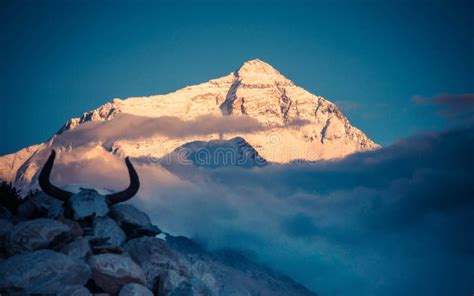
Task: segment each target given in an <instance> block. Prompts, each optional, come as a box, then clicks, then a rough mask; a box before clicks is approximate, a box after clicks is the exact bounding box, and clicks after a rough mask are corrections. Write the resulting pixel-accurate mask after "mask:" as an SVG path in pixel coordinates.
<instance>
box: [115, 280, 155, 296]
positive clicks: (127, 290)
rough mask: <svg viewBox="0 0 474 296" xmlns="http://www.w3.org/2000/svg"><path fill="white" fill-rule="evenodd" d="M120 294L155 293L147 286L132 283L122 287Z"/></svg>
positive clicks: (149, 295) (149, 294)
mask: <svg viewBox="0 0 474 296" xmlns="http://www.w3.org/2000/svg"><path fill="white" fill-rule="evenodd" d="M119 296H153V293H152V292H151V291H150V290H149V289H148V288H147V287H144V286H142V285H139V284H135V283H130V284H126V285H125V286H123V287H122V289H120V293H119Z"/></svg>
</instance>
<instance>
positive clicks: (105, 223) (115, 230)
mask: <svg viewBox="0 0 474 296" xmlns="http://www.w3.org/2000/svg"><path fill="white" fill-rule="evenodd" d="M93 232H94V237H103V238H105V237H108V238H109V239H108V240H107V242H106V244H109V245H112V246H115V247H120V246H121V245H123V244H124V243H125V241H126V239H127V236H126V235H125V233H124V232H123V230H122V229H121V228H120V226H119V225H118V224H117V222H115V221H114V220H112V219H110V218H109V217H97V218H96V219H95V221H94V225H93Z"/></svg>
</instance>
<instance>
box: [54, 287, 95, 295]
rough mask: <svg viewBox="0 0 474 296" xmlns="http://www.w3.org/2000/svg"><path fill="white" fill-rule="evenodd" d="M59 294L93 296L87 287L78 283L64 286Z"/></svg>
mask: <svg viewBox="0 0 474 296" xmlns="http://www.w3.org/2000/svg"><path fill="white" fill-rule="evenodd" d="M57 296H92V294H91V292H90V291H89V290H88V289H87V288H86V287H83V286H79V285H76V286H68V287H66V288H64V290H62V291H61V292H60V293H58V294H57Z"/></svg>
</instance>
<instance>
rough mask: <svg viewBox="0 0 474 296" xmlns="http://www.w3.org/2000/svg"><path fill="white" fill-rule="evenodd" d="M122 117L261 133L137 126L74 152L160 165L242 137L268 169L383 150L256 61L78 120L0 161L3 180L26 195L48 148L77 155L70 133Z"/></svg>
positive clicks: (333, 109)
mask: <svg viewBox="0 0 474 296" xmlns="http://www.w3.org/2000/svg"><path fill="white" fill-rule="evenodd" d="M118 114H128V115H136V116H141V117H147V118H161V117H163V116H173V117H176V118H179V119H180V120H184V121H190V120H195V119H197V118H200V117H202V116H214V117H220V118H226V117H227V116H234V117H240V118H243V120H245V119H247V118H248V119H249V120H257V121H258V122H259V124H260V125H261V126H262V128H261V129H258V130H254V131H247V132H232V133H221V134H219V133H215V134H212V133H210V134H201V135H198V136H196V135H193V136H183V137H179V138H176V137H167V136H163V135H161V134H154V135H151V136H150V135H148V136H146V137H140V127H137V129H136V133H137V136H136V137H134V138H133V139H117V140H114V141H113V142H112V143H108V144H107V145H104V143H103V142H101V141H99V140H97V141H95V142H93V143H88V142H86V140H85V139H84V142H81V138H76V139H75V143H76V144H75V145H76V146H77V143H80V144H81V145H83V146H84V145H85V146H88V147H92V148H91V149H93V150H94V151H95V150H97V149H98V148H97V147H99V148H100V147H102V148H103V149H104V150H106V151H108V153H113V154H115V155H118V156H125V155H128V156H131V157H135V158H153V159H160V158H162V157H164V156H166V155H169V154H170V153H172V152H173V151H174V150H175V149H177V148H178V147H182V146H183V145H186V144H187V143H191V142H195V141H213V140H223V141H225V140H229V139H233V138H235V137H241V138H243V139H244V140H245V141H246V143H248V144H249V145H250V146H251V147H253V149H255V150H256V152H257V153H258V155H259V156H260V157H261V158H262V159H265V160H266V161H268V162H270V163H271V162H275V163H286V162H290V161H293V160H299V159H301V160H310V161H315V160H323V159H332V158H341V157H344V156H346V155H348V154H351V153H354V152H359V151H366V150H371V149H376V148H377V147H378V145H377V144H375V143H374V142H373V141H372V140H370V139H369V138H368V137H367V136H366V135H365V134H364V133H363V132H361V131H360V130H359V129H357V128H355V127H353V126H352V125H351V124H350V122H349V120H348V119H347V118H346V117H345V116H344V114H342V112H341V111H340V110H339V109H338V107H337V106H336V105H335V104H334V103H331V102H330V101H328V100H326V99H324V98H323V97H320V96H316V95H313V94H311V93H309V92H307V91H306V90H304V89H303V88H301V87H298V86H297V85H295V84H294V83H293V82H292V81H291V80H289V79H287V78H286V77H284V76H283V75H282V74H281V73H280V72H278V71H277V70H276V69H274V68H273V67H272V66H270V65H269V64H267V63H265V62H263V61H261V60H258V59H256V60H251V61H248V62H246V63H244V64H243V65H242V66H241V67H240V68H239V69H237V70H236V71H234V72H232V73H230V74H229V75H226V76H224V77H221V78H218V79H213V80H210V81H208V82H206V83H202V84H198V85H193V86H188V87H185V88H183V89H180V90H178V91H176V92H173V93H169V94H166V95H157V96H150V97H132V98H128V99H125V100H122V99H114V100H112V102H109V103H106V104H105V105H103V106H100V107H99V108H97V109H95V110H92V111H89V112H86V113H84V114H83V115H82V116H81V117H79V118H73V119H71V120H70V121H68V122H67V123H66V124H65V125H64V126H63V127H62V128H61V129H60V130H59V131H58V133H57V134H56V135H54V136H53V137H52V138H51V139H50V140H49V141H48V142H46V143H43V144H40V145H35V146H31V147H28V148H25V149H22V150H20V151H18V152H17V153H13V154H9V155H5V156H3V157H0V169H1V170H0V178H1V179H4V180H7V181H12V182H13V183H14V184H15V186H17V187H19V188H21V189H23V190H27V189H30V188H34V186H33V187H31V186H30V185H31V183H32V182H34V181H35V178H36V175H37V171H38V167H39V166H40V165H41V164H42V163H43V162H44V160H45V156H46V155H47V153H45V151H46V150H48V149H50V148H51V147H55V148H56V149H58V150H59V151H61V150H71V149H74V147H75V146H74V144H64V141H60V140H61V139H62V138H63V136H64V134H65V133H66V132H67V131H70V130H74V129H77V128H78V127H80V126H81V125H82V124H84V123H87V122H106V121H110V120H116V121H117V122H118V121H120V120H121V119H120V117H118V116H117V115H118ZM91 131H92V132H93V129H90V130H89V132H91ZM99 150H100V149H99ZM91 151H92V150H91ZM91 153H92V152H91Z"/></svg>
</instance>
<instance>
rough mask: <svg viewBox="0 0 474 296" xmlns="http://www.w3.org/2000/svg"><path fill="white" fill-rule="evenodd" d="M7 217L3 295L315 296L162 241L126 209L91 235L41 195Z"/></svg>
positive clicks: (235, 257) (238, 261)
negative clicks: (65, 216)
mask: <svg viewBox="0 0 474 296" xmlns="http://www.w3.org/2000/svg"><path fill="white" fill-rule="evenodd" d="M4 198H5V197H4V196H2V200H5V199H4ZM10 210H12V209H11V208H10ZM10 210H9V209H7V208H5V207H0V242H1V244H0V292H1V293H2V294H7V295H24V294H56V295H77V296H78V295H93V294H100V293H102V295H104V294H103V293H106V295H120V296H126V295H170V296H176V295H315V293H313V292H311V291H309V290H307V289H306V288H304V287H303V286H301V285H299V284H297V283H295V282H294V281H293V280H291V279H289V278H287V277H285V276H281V275H278V274H275V273H273V272H272V271H270V270H268V269H266V268H264V267H262V266H260V265H258V264H256V263H255V262H253V261H251V260H249V259H247V258H246V257H245V256H243V255H242V254H240V253H239V252H236V251H231V250H221V251H215V252H208V251H206V250H205V249H203V248H202V247H201V246H200V245H199V244H197V243H195V242H193V241H192V240H190V239H187V238H185V237H175V236H172V235H169V234H165V233H162V232H161V230H159V229H158V227H156V226H154V225H152V224H151V222H150V219H149V218H148V216H147V215H146V214H145V213H143V212H141V211H140V210H138V209H137V208H135V207H134V206H132V205H130V204H117V205H114V206H112V207H111V210H110V212H109V214H108V215H107V216H104V217H97V218H96V219H95V221H94V223H93V224H92V226H91V227H89V226H86V225H87V223H86V224H83V223H81V221H74V220H71V219H67V218H64V215H63V204H62V202H61V201H59V200H57V199H54V198H51V197H49V196H47V195H46V194H44V193H42V192H38V193H36V194H35V195H33V196H32V197H29V198H28V199H27V200H25V201H23V202H21V203H20V204H19V205H17V206H16V207H15V208H14V211H13V212H14V213H11V211H10Z"/></svg>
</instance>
